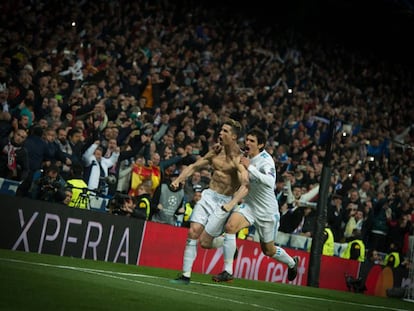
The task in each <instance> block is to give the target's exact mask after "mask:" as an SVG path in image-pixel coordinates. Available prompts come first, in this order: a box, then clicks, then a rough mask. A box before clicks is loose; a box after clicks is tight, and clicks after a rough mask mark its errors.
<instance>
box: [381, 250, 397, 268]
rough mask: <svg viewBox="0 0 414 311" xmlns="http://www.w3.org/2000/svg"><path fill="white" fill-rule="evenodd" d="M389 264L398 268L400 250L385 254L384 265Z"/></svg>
mask: <svg viewBox="0 0 414 311" xmlns="http://www.w3.org/2000/svg"><path fill="white" fill-rule="evenodd" d="M393 261H394V262H393ZM388 265H389V266H391V267H393V268H397V267H398V266H399V265H400V254H399V253H398V252H392V253H389V254H387V256H385V258H384V266H388Z"/></svg>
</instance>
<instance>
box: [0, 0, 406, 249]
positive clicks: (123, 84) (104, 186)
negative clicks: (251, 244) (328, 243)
mask: <svg viewBox="0 0 414 311" xmlns="http://www.w3.org/2000/svg"><path fill="white" fill-rule="evenodd" d="M156 3H157V5H154V6H152V5H151V4H150V2H148V1H134V2H131V3H123V6H122V7H120V6H118V5H117V4H116V1H93V2H88V1H87V2H79V4H78V3H76V2H73V3H72V5H70V6H69V5H68V6H65V5H63V4H60V3H59V2H54V1H52V2H50V3H46V2H45V3H42V2H33V3H31V4H28V3H24V4H23V1H13V2H5V3H4V4H2V5H1V6H2V7H1V10H2V13H3V15H5V16H8V18H7V20H6V21H5V22H4V23H2V25H1V26H0V28H1V33H2V38H1V39H0V177H2V178H6V179H11V180H16V181H19V182H21V184H20V186H19V189H18V191H17V193H16V195H19V196H26V197H31V198H33V199H41V200H48V201H54V202H58V203H63V204H66V205H69V206H72V207H80V208H87V207H88V202H87V201H85V200H83V199H84V197H87V196H92V195H98V196H107V197H111V198H113V199H112V200H111V204H110V206H108V208H110V211H111V212H112V213H114V214H126V215H131V216H134V217H138V218H143V219H147V220H151V221H159V222H165V223H170V224H172V225H179V226H189V224H188V217H189V214H190V213H191V208H192V207H193V206H194V204H195V202H197V201H198V200H199V199H200V193H201V191H202V190H204V189H206V188H207V187H208V185H209V183H210V178H211V176H212V170H211V168H209V167H207V168H203V169H200V170H197V171H195V172H194V174H193V175H192V176H191V177H189V178H188V179H187V180H186V181H185V182H184V183H183V185H182V187H180V188H179V189H173V188H171V187H170V184H171V182H172V181H173V180H174V178H176V177H177V176H178V175H179V173H181V172H182V170H183V169H184V168H185V167H188V166H189V165H190V164H192V163H194V162H195V161H196V160H197V159H199V158H200V157H201V156H203V155H205V154H206V153H207V152H208V151H209V150H211V148H212V146H213V145H214V144H215V143H217V139H218V136H219V132H220V128H221V125H222V124H223V122H225V121H226V120H228V119H233V120H237V121H239V122H240V124H241V125H242V128H243V131H242V133H241V137H242V138H241V139H240V140H239V142H238V143H239V144H240V148H242V149H243V146H244V141H243V140H244V137H245V134H246V133H247V132H248V131H249V130H250V129H253V128H255V127H259V128H260V129H262V130H263V131H265V133H266V135H267V138H268V140H267V142H266V146H265V149H266V150H267V152H268V153H269V154H270V155H271V156H273V159H274V162H275V164H276V173H277V178H276V184H275V196H276V198H277V200H278V203H279V208H280V213H281V223H280V228H279V230H280V231H283V232H286V233H292V234H301V235H304V236H308V237H312V236H313V234H314V232H313V230H314V223H315V215H316V208H315V205H316V201H317V197H316V195H315V194H317V191H316V190H317V189H318V187H319V185H320V181H321V180H320V178H321V172H322V167H323V162H324V158H325V155H326V145H327V142H328V141H329V139H330V138H331V136H332V135H331V133H330V131H329V129H330V126H329V125H330V122H335V127H334V130H335V133H334V135H333V140H332V158H331V162H330V163H329V164H330V166H331V167H332V177H331V180H330V187H329V200H328V206H327V207H326V208H327V211H328V218H327V222H328V225H329V227H330V228H331V230H332V233H333V237H334V240H335V242H346V241H351V240H353V239H355V238H358V239H360V240H362V241H363V242H364V244H365V247H366V248H367V250H376V251H379V252H383V253H388V252H390V251H394V250H395V251H398V252H400V253H401V254H402V255H403V256H406V255H407V250H408V244H407V236H408V235H410V234H412V233H413V229H412V227H413V226H412V222H413V221H414V213H413V211H414V192H413V173H414V161H413V157H412V152H413V148H412V140H413V137H414V128H412V124H414V123H413V113H414V111H413V98H414V97H413V94H414V92H413V86H414V83H413V82H414V81H413V76H412V73H410V72H409V71H408V70H405V68H404V66H402V65H399V64H397V63H390V62H388V61H384V60H381V59H377V58H374V57H373V56H372V55H370V56H368V55H365V54H363V53H362V52H360V51H358V50H349V49H346V48H345V47H342V46H341V45H338V44H334V45H332V46H329V43H326V42H322V41H321V40H320V38H317V37H315V38H307V37H304V36H302V35H301V34H300V33H298V32H296V31H293V30H292V29H286V28H283V29H281V28H279V26H277V25H274V26H272V27H267V28H259V27H262V26H260V24H259V23H257V21H256V20H254V19H247V18H246V17H243V16H240V15H237V14H235V15H231V14H226V12H222V11H213V10H211V9H207V8H203V6H202V5H200V6H198V7H196V8H195V7H191V9H190V8H187V7H185V6H180V7H179V6H176V5H175V4H174V3H170V2H169V1H161V2H156ZM190 13H191V14H190ZM259 30H260V31H259ZM258 33H260V36H258V35H257V34H258ZM327 44H328V46H327ZM312 191H313V192H312ZM310 194H312V195H310ZM131 198H132V199H131ZM170 198H174V200H169V199H170ZM171 202H175V203H174V204H173V205H171V204H170V203H171ZM170 205H171V206H170ZM245 236H248V233H245Z"/></svg>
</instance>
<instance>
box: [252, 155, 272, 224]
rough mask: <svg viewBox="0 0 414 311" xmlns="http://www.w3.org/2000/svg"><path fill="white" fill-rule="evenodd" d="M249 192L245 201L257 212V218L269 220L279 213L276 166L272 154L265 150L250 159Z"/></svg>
mask: <svg viewBox="0 0 414 311" xmlns="http://www.w3.org/2000/svg"><path fill="white" fill-rule="evenodd" d="M247 170H248V171H249V192H248V194H247V196H246V197H245V198H244V201H245V203H246V204H247V205H249V206H250V207H251V209H252V211H253V213H254V214H255V218H256V219H262V220H267V219H269V218H271V217H274V215H279V205H278V203H277V200H276V195H275V192H274V190H275V185H276V167H275V162H274V161H273V158H272V156H271V155H270V154H269V153H268V152H267V151H266V150H263V151H262V152H260V153H259V154H258V155H256V156H255V157H254V158H252V159H250V165H249V167H248V168H247Z"/></svg>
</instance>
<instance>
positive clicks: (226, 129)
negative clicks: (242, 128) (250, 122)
mask: <svg viewBox="0 0 414 311" xmlns="http://www.w3.org/2000/svg"><path fill="white" fill-rule="evenodd" d="M233 137H234V134H233V132H232V130H231V126H230V125H228V124H223V126H222V127H221V131H220V135H219V139H220V143H222V144H223V145H228V144H230V143H231V142H232V141H233V139H234V138H233Z"/></svg>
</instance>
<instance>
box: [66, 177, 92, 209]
mask: <svg viewBox="0 0 414 311" xmlns="http://www.w3.org/2000/svg"><path fill="white" fill-rule="evenodd" d="M67 183H68V184H69V185H71V186H73V187H74V188H72V199H71V200H70V202H69V204H68V205H69V206H70V207H75V206H76V207H79V208H83V209H85V208H88V205H89V197H86V198H84V199H83V198H79V195H80V194H81V193H82V191H83V190H82V189H78V188H85V189H87V188H88V185H87V184H86V182H85V181H84V180H83V179H71V180H68V181H67ZM86 194H87V195H89V191H88V192H86ZM78 198H79V199H81V200H79V202H77V201H78Z"/></svg>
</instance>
